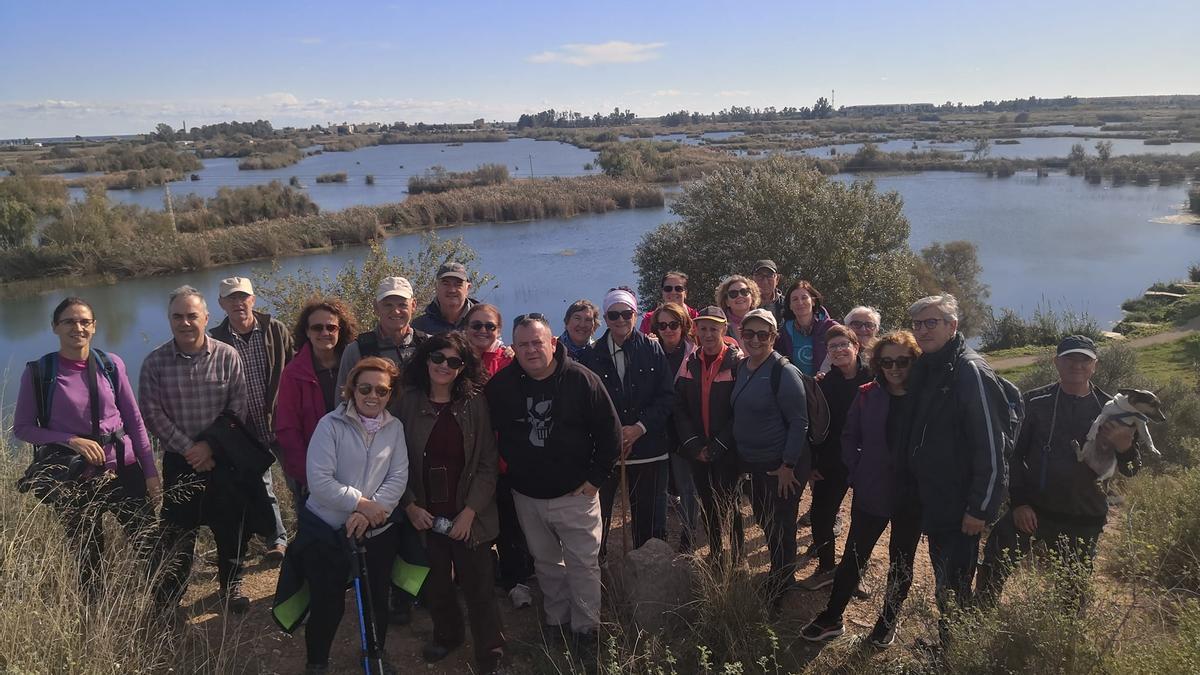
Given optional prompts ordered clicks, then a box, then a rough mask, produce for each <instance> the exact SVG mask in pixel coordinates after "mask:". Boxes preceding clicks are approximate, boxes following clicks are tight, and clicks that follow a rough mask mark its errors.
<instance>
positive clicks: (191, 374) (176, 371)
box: [138, 336, 246, 453]
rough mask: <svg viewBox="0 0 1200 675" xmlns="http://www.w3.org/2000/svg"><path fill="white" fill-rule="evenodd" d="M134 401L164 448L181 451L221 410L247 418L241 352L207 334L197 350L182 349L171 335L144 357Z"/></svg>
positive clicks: (189, 445)
mask: <svg viewBox="0 0 1200 675" xmlns="http://www.w3.org/2000/svg"><path fill="white" fill-rule="evenodd" d="M138 406H139V407H140V408H141V409H142V418H143V419H144V420H145V422H146V429H147V430H148V431H149V432H150V433H151V434H153V435H154V437H155V438H157V439H158V440H159V441H160V442H161V443H162V444H163V445H164V446H165V448H166V450H167V451H169V452H179V453H182V452H184V451H186V450H187V449H188V448H190V447H192V445H193V444H194V443H195V438H196V437H197V436H199V435H200V433H201V432H203V431H204V430H205V429H207V428H208V426H209V425H210V424H212V423H213V421H214V420H215V419H217V415H220V414H221V411H223V410H231V411H233V412H234V413H235V414H236V415H237V416H238V417H240V418H242V419H245V418H246V377H245V375H244V374H243V372H242V358H241V357H240V356H238V353H237V350H235V349H234V348H233V347H230V346H229V345H227V344H225V343H224V342H221V341H220V340H217V339H215V338H213V337H210V336H205V340H204V349H203V350H202V351H201V352H200V353H199V354H184V353H183V352H181V351H179V349H178V348H177V347H176V346H175V341H174V340H170V341H168V342H167V343H166V344H163V345H162V346H160V347H158V348H156V349H155V350H154V351H152V352H150V354H149V355H148V356H146V360H145V361H143V362H142V373H141V377H140V380H139V382H138Z"/></svg>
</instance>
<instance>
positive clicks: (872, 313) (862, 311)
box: [842, 305, 883, 326]
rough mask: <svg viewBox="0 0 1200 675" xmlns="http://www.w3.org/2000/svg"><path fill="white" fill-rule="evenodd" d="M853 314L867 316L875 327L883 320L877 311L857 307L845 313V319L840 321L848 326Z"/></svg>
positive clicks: (860, 306)
mask: <svg viewBox="0 0 1200 675" xmlns="http://www.w3.org/2000/svg"><path fill="white" fill-rule="evenodd" d="M855 314H866V315H867V316H869V317H871V321H873V322H875V325H876V326H879V322H880V321H882V320H883V316H882V315H880V314H879V310H877V309H875V308H874V307H867V306H866V305H859V306H858V307H855V308H854V309H852V310H850V311H849V312H846V318H845V319H843V320H842V323H844V324H847V325H849V324H850V317H852V316H854V315H855Z"/></svg>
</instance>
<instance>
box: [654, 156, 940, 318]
mask: <svg viewBox="0 0 1200 675" xmlns="http://www.w3.org/2000/svg"><path fill="white" fill-rule="evenodd" d="M902 207H903V202H902V201H901V199H900V196H899V195H898V194H896V193H895V192H887V193H880V192H878V191H876V189H875V185H874V183H871V182H869V181H862V182H855V183H852V184H845V183H841V182H838V181H834V180H830V179H829V178H826V177H825V176H823V175H821V174H820V173H819V172H817V171H815V170H813V169H812V168H810V164H809V163H808V162H807V161H805V160H803V159H800V158H790V157H784V156H775V157H771V158H768V159H766V160H763V161H762V162H758V163H755V164H753V165H751V166H750V167H749V168H742V167H725V168H722V169H718V170H716V171H714V172H712V173H710V174H708V175H707V176H705V177H704V178H703V179H701V180H698V181H696V182H695V183H692V184H691V185H690V186H688V187H687V188H686V189H685V190H684V193H683V196H682V197H680V198H679V200H677V201H676V202H675V204H674V206H673V207H672V211H673V212H674V213H675V214H677V215H678V216H679V217H680V218H681V220H680V221H678V222H673V223H667V224H664V225H662V226H660V227H659V228H658V229H657V230H655V231H653V232H650V233H648V234H646V235H645V236H644V237H643V238H642V241H641V242H640V243H639V244H638V246H637V249H636V251H635V252H634V257H633V260H634V263H635V265H636V266H637V268H638V275H639V284H640V289H641V293H642V295H643V297H647V298H653V297H657V296H658V284H659V280H660V278H661V275H662V274H663V273H664V272H666V271H668V270H675V269H677V270H681V271H683V272H686V273H687V274H688V275H689V281H688V285H689V286H690V288H691V291H690V296H691V302H692V303H693V304H694V305H696V306H703V305H707V304H709V303H710V302H712V301H713V299H712V296H713V292H714V289H715V287H716V286H717V284H718V283H719V282H720V280H721V279H722V278H724V277H726V276H728V275H730V274H735V273H739V274H745V275H749V274H750V272H752V270H751V267H752V266H753V264H754V261H755V260H759V259H762V258H770V259H772V260H774V261H775V263H776V264H777V265H778V266H779V271H780V273H781V274H783V277H784V282H783V284H784V285H786V284H788V283H790V282H791V281H793V280H795V279H798V278H804V279H808V280H809V281H811V282H812V283H813V285H814V286H815V287H816V288H817V289H818V290H820V291H821V293H822V294H824V296H825V304H826V306H827V307H828V308H829V310H830V313H831V314H832V315H833V316H834V317H835V318H836V317H840V316H842V315H843V314H842V313H844V312H845V311H846V310H848V309H849V308H851V307H853V306H854V305H858V304H866V305H873V306H875V307H878V308H879V309H880V311H881V312H882V314H883V318H884V322H885V323H886V324H887V325H893V326H894V325H902V322H904V321H906V319H907V316H908V315H907V311H906V310H907V308H908V306H909V304H911V303H912V302H913V300H915V299H916V297H917V294H918V293H919V290H918V287H917V283H916V279H915V276H914V269H915V263H916V257H915V256H914V255H913V252H912V249H910V248H909V244H908V235H909V225H908V220H907V219H906V218H905V217H904V214H903V213H902Z"/></svg>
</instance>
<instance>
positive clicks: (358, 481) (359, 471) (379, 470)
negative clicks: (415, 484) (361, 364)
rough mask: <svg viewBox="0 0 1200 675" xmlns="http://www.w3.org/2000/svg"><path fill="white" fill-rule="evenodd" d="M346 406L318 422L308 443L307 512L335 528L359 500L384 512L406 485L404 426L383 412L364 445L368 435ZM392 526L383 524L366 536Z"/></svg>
mask: <svg viewBox="0 0 1200 675" xmlns="http://www.w3.org/2000/svg"><path fill="white" fill-rule="evenodd" d="M351 405H352V404H351V403H350V402H348V401H347V402H343V403H341V404H340V405H338V407H336V408H334V409H333V412H331V413H329V414H328V415H326V416H324V417H322V418H321V421H320V422H318V423H317V429H316V431H314V432H313V436H312V440H311V441H309V444H308V460H307V471H306V474H307V477H308V490H309V498H308V501H307V502H306V503H305V504H306V506H307V507H308V510H309V511H312V512H313V514H315V515H316V516H318V517H319V518H320V519H321V520H323V521H325V523H326V524H327V525H329V526H330V527H332V528H334V529H336V528H339V527H341V526H343V525H345V524H346V519H347V518H349V517H350V514H351V513H354V510H355V508H356V507H357V506H358V500H359V498H360V497H366V498H367V499H370V500H372V501H375V502H378V503H379V505H380V506H382V507H383V508H385V509H387V510H388V511H389V512H391V511H393V510H394V509H395V508H396V505H397V504H399V503H400V497H401V495H403V494H404V490H405V488H406V487H407V485H408V446H407V445H406V444H405V441H404V425H403V424H401V422H400V420H398V419H396V418H395V417H392V416H391V414H389V413H388V412H387V411H384V413H383V415H384V423H383V427H382V428H380V429H379V431H378V432H377V433H376V434H375V438H374V439H373V440H372V441H371V445H370V446H369V447H368V446H367V432H366V429H364V428H363V425H362V422H360V421H359V419H358V416H357V415H356V414H355V413H354V411H352V410H350V409H349V408H350V406H351ZM390 526H391V523H390V522H389V523H387V524H385V525H383V526H381V527H379V528H377V529H376V530H373V531H372V532H371V533H370V534H369V535H368V536H372V535H374V534H376V533H378V532H382V531H383V530H384V529H386V528H388V527H390Z"/></svg>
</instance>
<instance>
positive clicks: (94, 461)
mask: <svg viewBox="0 0 1200 675" xmlns="http://www.w3.org/2000/svg"><path fill="white" fill-rule="evenodd" d="M67 445H69V446H71V449H72V450H74V451H75V452H77V453H79V456H80V457H82V458H84V459H85V460H87V463H88V464H91V465H92V466H104V448H102V447H100V444H99V443H97V442H96V441H93V440H92V439H90V438H83V437H82V436H75V437H74V438H72V439H71V440H69V441H67Z"/></svg>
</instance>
